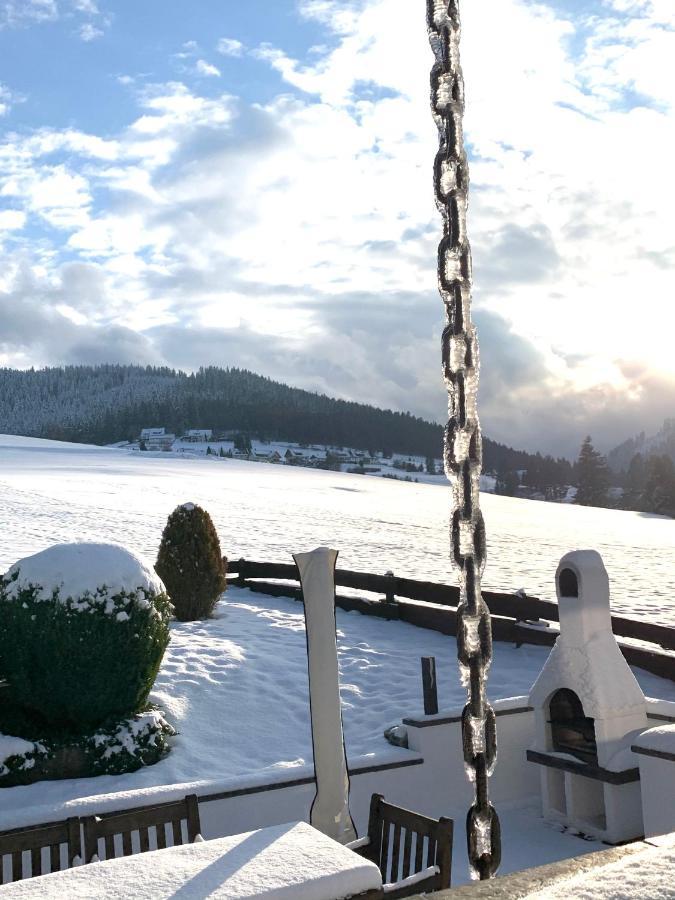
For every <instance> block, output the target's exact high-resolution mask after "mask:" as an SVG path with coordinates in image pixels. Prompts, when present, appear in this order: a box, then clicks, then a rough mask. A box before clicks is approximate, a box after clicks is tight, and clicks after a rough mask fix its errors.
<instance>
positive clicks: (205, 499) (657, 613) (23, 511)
mask: <svg viewBox="0 0 675 900" xmlns="http://www.w3.org/2000/svg"><path fill="white" fill-rule="evenodd" d="M0 490H1V492H2V494H1V496H2V500H1V502H0V529H1V531H0V533H2V534H3V535H5V538H4V540H3V541H2V543H1V544H0V569H3V570H4V569H5V568H7V567H8V566H9V565H11V563H12V562H14V561H15V560H16V559H18V558H19V557H21V556H26V555H27V554H29V553H33V552H35V551H37V550H40V549H42V548H44V547H46V546H48V545H49V544H52V543H55V542H57V541H64V540H80V539H86V540H101V541H109V540H121V541H123V542H125V543H127V544H129V546H130V547H131V548H132V549H134V550H136V551H138V552H140V553H143V554H145V555H147V556H148V557H149V558H150V559H151V560H154V559H155V556H156V553H157V548H158V546H159V540H160V536H161V533H162V529H163V527H164V524H165V522H166V518H167V516H168V515H169V513H170V512H171V511H172V509H173V508H174V507H175V506H176V505H178V504H179V503H183V502H184V501H186V500H192V501H195V502H197V503H200V504H201V505H203V506H204V507H205V508H206V509H208V510H209V512H210V513H211V516H212V518H213V520H214V522H215V524H216V527H217V529H218V533H219V535H220V540H221V544H222V547H223V552H224V553H226V554H227V556H229V557H230V558H232V559H237V558H239V557H240V556H245V557H248V558H257V559H267V560H274V561H278V562H289V561H290V554H291V552H294V551H300V550H308V549H312V548H313V547H316V546H317V545H319V544H328V545H330V546H333V547H336V548H338V549H339V550H340V559H339V561H338V565H339V566H342V567H344V568H354V569H361V570H363V571H370V572H385V571H386V570H387V569H391V570H393V571H394V572H396V573H397V574H399V575H406V576H410V577H417V578H428V579H430V580H436V581H446V580H448V579H452V578H453V575H452V573H451V567H450V563H449V561H448V547H447V540H446V533H447V519H448V510H447V505H448V490H447V488H446V487H445V486H444V485H442V484H438V485H432V484H410V483H403V482H396V481H390V480H387V479H380V478H371V477H368V476H362V475H347V474H342V473H335V472H323V471H318V470H313V469H301V468H293V467H285V466H272V465H269V464H262V463H253V462H239V461H237V460H230V459H220V458H217V457H206V458H203V459H191V458H187V459H181V458H179V457H176V456H174V455H169V454H163V453H157V454H151V453H143V454H141V453H138V452H136V453H133V452H130V451H125V450H116V449H108V448H98V447H86V446H82V445H78V444H61V443H58V442H55V441H41V440H38V439H35V438H20V437H11V436H10V437H1V436H0ZM482 503H483V509H484V513H485V520H486V526H487V532H488V563H487V568H486V573H485V586H486V587H489V588H494V589H500V590H507V591H508V590H517V589H518V588H520V587H524V588H525V589H526V590H527V591H528V592H529V593H532V594H536V595H539V596H541V597H542V598H544V599H555V591H554V585H553V575H554V572H555V568H556V566H557V563H558V560H559V558H560V556H561V555H562V554H563V553H565V552H566V551H568V550H571V549H574V548H578V547H594V548H595V549H597V550H599V551H600V553H602V555H603V557H604V559H605V565H606V566H607V569H608V571H609V576H610V581H611V585H612V597H613V606H614V609H615V610H616V611H617V612H623V613H625V614H627V615H631V616H636V617H640V616H642V617H646V618H650V619H652V620H653V621H658V622H663V623H665V624H675V604H673V596H674V595H675V554H674V552H673V550H674V548H675V521H674V520H670V519H664V518H661V517H658V516H650V515H644V514H640V513H634V512H618V511H613V510H605V509H590V508H584V507H577V506H571V505H567V504H553V503H540V502H534V501H527V500H519V499H513V498H509V497H496V496H493V495H489V494H483V496H482Z"/></svg>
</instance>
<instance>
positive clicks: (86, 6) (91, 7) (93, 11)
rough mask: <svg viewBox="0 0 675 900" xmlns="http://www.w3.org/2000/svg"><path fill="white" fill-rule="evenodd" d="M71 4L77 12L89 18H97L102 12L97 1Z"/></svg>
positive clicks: (88, 0)
mask: <svg viewBox="0 0 675 900" xmlns="http://www.w3.org/2000/svg"><path fill="white" fill-rule="evenodd" d="M71 4H72V6H73V9H74V10H75V11H76V12H80V13H85V14H86V15H89V16H97V15H98V14H99V12H100V11H99V8H98V4H97V3H96V2H95V0H71Z"/></svg>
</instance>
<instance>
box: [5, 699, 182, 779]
mask: <svg viewBox="0 0 675 900" xmlns="http://www.w3.org/2000/svg"><path fill="white" fill-rule="evenodd" d="M18 716H19V718H21V715H20V714H18ZM5 718H6V717H5V716H2V715H0V726H2V730H3V731H5V728H6V725H5V722H4V720H5ZM15 726H16V716H15V717H14V727H15ZM20 727H21V728H22V729H24V728H25V727H29V729H30V730H32V728H31V726H30V725H27V722H26V721H25V720H23V724H22V725H21V726H20ZM60 732H61V733H60V734H56V733H55V732H53V733H52V735H51V736H50V737H44V736H42V737H40V738H39V739H35V738H29V739H28V740H27V742H26V746H25V747H24V748H22V751H21V752H18V753H13V754H11V755H8V756H5V757H4V758H0V787H14V786H16V785H22V784H33V783H34V782H36V781H42V780H45V779H46V780H52V779H58V778H64V777H71V778H90V777H93V776H96V775H121V774H122V773H124V772H135V771H136V770H137V769H140V768H142V767H143V766H151V765H154V763H156V762H159V760H160V759H162V757H164V756H165V755H166V754H167V753H168V752H169V749H170V747H169V738H170V737H171V736H172V735H174V734H175V733H176V732H175V731H174V729H173V728H172V727H171V725H169V723H168V722H167V721H166V720H165V719H164V718H163V717H162V715H161V714H160V713H159V712H158V711H156V710H154V709H149V710H146V711H145V712H143V713H140V714H138V715H135V716H132V717H130V718H126V719H121V720H117V721H115V720H109V721H108V722H106V723H104V724H103V725H102V726H100V727H99V728H97V729H96V730H95V731H93V732H90V733H89V734H79V735H74V734H68V733H67V732H66V731H65V730H63V729H61V730H60ZM2 749H3V747H2V740H1V736H0V751H2ZM67 767H70V770H69V771H64V768H67Z"/></svg>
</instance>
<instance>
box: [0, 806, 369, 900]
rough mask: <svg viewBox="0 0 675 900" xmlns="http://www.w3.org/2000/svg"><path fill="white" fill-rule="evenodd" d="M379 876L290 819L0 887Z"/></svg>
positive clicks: (303, 888)
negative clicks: (253, 829) (225, 835)
mask: <svg viewBox="0 0 675 900" xmlns="http://www.w3.org/2000/svg"><path fill="white" fill-rule="evenodd" d="M380 884H381V878H380V872H379V869H378V868H377V866H375V865H374V863H371V862H369V861H368V860H365V859H362V858H361V857H359V856H357V855H356V854H355V853H352V852H351V851H350V850H347V849H346V848H345V847H342V846H341V845H340V844H337V843H336V842H335V841H332V840H331V839H330V838H327V837H326V836H325V835H323V834H321V833H320V832H318V831H316V830H315V829H314V828H311V827H310V826H309V825H307V824H306V823H304V822H296V823H290V824H287V825H275V826H272V827H270V828H263V829H260V830H259V831H251V832H246V833H244V834H238V835H233V836H231V837H226V838H219V839H217V840H213V841H199V842H197V843H194V844H189V845H187V846H182V847H176V848H170V849H168V850H155V851H150V852H149V853H141V854H138V855H136V856H131V857H127V858H126V859H115V860H110V861H109V862H108V861H106V862H96V863H90V864H89V865H87V866H83V867H82V866H81V867H78V868H74V869H70V870H69V871H66V872H58V873H56V874H54V875H46V876H42V877H38V878H30V879H28V880H26V881H23V882H17V883H15V884H10V885H6V886H4V887H3V889H2V894H3V898H7V900H12V898H20V897H32V898H35V900H38V898H40V900H62V898H64V897H68V898H69V900H78V898H82V900H85V898H86V900H91V898H92V897H133V898H134V900H164V898H166V900H168V898H171V897H178V896H180V897H181V898H185V900H188V898H193V900H198V898H199V900H202V898H204V897H213V898H222V900H250V898H253V897H259V898H266V900H339V898H344V897H348V896H352V895H354V894H358V893H361V892H363V891H367V890H371V889H373V888H377V887H379V886H380Z"/></svg>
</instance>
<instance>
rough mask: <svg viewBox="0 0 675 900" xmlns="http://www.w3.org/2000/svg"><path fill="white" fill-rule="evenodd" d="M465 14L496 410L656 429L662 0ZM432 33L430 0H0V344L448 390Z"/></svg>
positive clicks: (666, 121) (376, 393)
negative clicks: (433, 170) (443, 370)
mask: <svg viewBox="0 0 675 900" xmlns="http://www.w3.org/2000/svg"><path fill="white" fill-rule="evenodd" d="M463 25H464V28H463V40H462V60H463V64H464V70H465V79H466V86H467V100H468V102H467V113H466V123H465V124H466V138H467V144H468V147H469V150H470V155H471V163H472V172H471V175H472V195H471V209H470V222H469V225H470V237H471V239H472V245H473V252H474V274H475V288H474V306H475V317H476V321H477V323H478V325H479V336H480V339H481V345H482V359H483V370H482V379H481V408H482V418H483V425H484V429H485V431H486V433H487V434H489V435H490V436H492V437H494V438H496V439H498V440H501V441H504V442H506V443H510V444H512V445H514V446H526V447H530V448H537V449H542V450H546V451H550V452H556V453H562V452H564V453H568V454H570V455H571V454H574V453H575V452H576V449H577V447H578V444H579V442H580V440H581V438H582V437H583V436H584V435H585V434H586V433H588V432H590V433H591V434H593V435H594V437H595V438H596V440H597V442H598V443H599V444H600V445H601V446H604V447H610V446H611V445H612V444H613V443H615V442H617V441H619V440H622V439H623V438H624V437H627V436H629V435H630V434H632V433H634V432H636V431H639V430H640V429H642V428H646V429H647V430H651V429H654V428H656V427H657V426H658V425H659V424H660V421H661V419H662V418H663V417H664V416H666V415H673V413H674V410H673V398H674V396H675V391H674V390H673V388H674V385H675V362H674V361H673V354H672V350H671V339H670V334H671V329H670V328H669V327H668V326H670V325H671V324H672V318H673V313H672V312H671V307H672V293H673V281H674V275H675V237H674V235H675V213H674V212H673V209H674V204H673V203H672V201H671V200H670V197H671V196H672V178H671V176H670V170H671V166H672V158H673V156H674V155H675V113H674V112H673V103H674V101H675V87H674V86H675V26H674V24H673V10H672V3H671V0H550V2H548V3H547V2H534V0H471V2H469V0H465V2H464V4H463ZM430 63H431V55H430V51H429V49H428V44H427V39H426V33H425V27H424V3H422V2H421V0H419V2H417V3H416V2H413V0H275V2H272V0H251V2H249V3H245V4H243V3H239V2H234V0H221V2H215V0H191V2H189V3H188V2H183V0H171V2H166V0H164V2H160V0H133V2H132V0H0V322H1V323H2V325H3V328H2V330H1V331H0V364H1V365H9V366H17V367H25V366H31V365H34V366H40V365H51V364H70V363H78V362H82V363H91V362H98V361H119V362H141V363H156V364H168V365H172V366H176V367H182V368H187V369H194V368H197V367H199V366H200V365H208V364H221V365H228V364H230V365H240V366H246V367H248V368H251V369H253V370H254V371H258V372H261V373H263V374H265V375H269V376H271V377H274V378H279V379H281V380H283V381H286V382H289V383H292V384H296V385H298V386H301V387H305V388H309V389H312V390H320V391H325V392H327V393H330V394H333V395H337V396H343V397H349V398H354V399H359V400H364V401H368V402H374V403H377V404H379V405H384V406H389V407H393V408H398V409H411V410H413V411H415V412H417V413H419V414H422V415H425V416H427V417H432V418H438V419H441V418H442V417H443V407H444V401H443V388H442V383H441V379H440V367H439V364H438V356H439V354H438V347H439V336H440V331H441V328H442V324H443V323H442V309H441V304H440V301H439V299H438V295H437V293H436V290H435V276H434V262H435V245H436V243H437V241H438V237H439V229H440V222H439V217H438V215H437V213H436V210H435V208H434V206H433V198H432V194H431V188H430V167H431V161H432V158H433V153H434V145H435V141H436V137H435V134H434V129H433V124H432V122H431V119H430V116H429V113H428V109H427V95H428V70H429V66H430ZM642 161H644V162H642ZM651 323H657V327H653V328H650V326H651Z"/></svg>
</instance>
